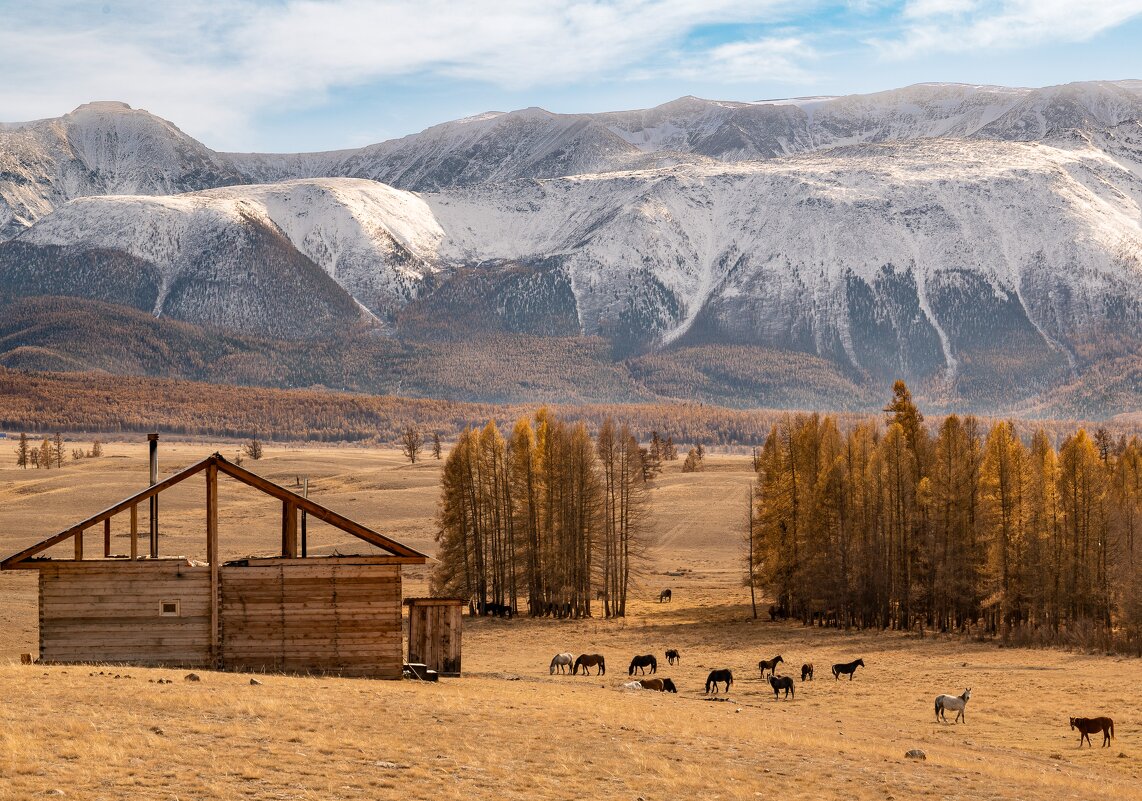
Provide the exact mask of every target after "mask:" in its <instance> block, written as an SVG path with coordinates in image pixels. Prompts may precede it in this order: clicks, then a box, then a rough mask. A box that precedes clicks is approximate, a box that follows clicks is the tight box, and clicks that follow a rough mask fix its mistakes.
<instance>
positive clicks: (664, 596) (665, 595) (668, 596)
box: [658, 588, 674, 603]
mask: <svg viewBox="0 0 1142 801" xmlns="http://www.w3.org/2000/svg"><path fill="white" fill-rule="evenodd" d="M673 597H674V594H673V593H672V592H670V589H669V588H667V589H665V590H663V591H662V592H660V593H658V602H659V603H662V602H663V601H670V600H672V599H673Z"/></svg>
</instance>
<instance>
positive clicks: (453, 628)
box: [405, 598, 466, 676]
mask: <svg viewBox="0 0 1142 801" xmlns="http://www.w3.org/2000/svg"><path fill="white" fill-rule="evenodd" d="M465 603H466V602H465V601H463V600H461V599H459V598H408V599H406V600H405V605H406V606H407V607H408V661H409V662H416V663H420V664H423V665H427V666H428V669H429V670H435V671H436V672H437V673H439V674H440V675H441V676H459V675H460V632H461V628H460V627H461V621H462V620H463V618H462V613H463V610H464V605H465Z"/></svg>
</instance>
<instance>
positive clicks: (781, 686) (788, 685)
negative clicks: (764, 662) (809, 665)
mask: <svg viewBox="0 0 1142 801" xmlns="http://www.w3.org/2000/svg"><path fill="white" fill-rule="evenodd" d="M769 686H770V687H772V688H773V700H774V701H776V700H777V695H778V693H779V692H780V691H781V690H785V697H786V698H788V697H789V694H790V693H793V697H794V698H796V697H797V692H796V691H795V690H794V689H793V677H792V676H774V675H772V674H770V676H769Z"/></svg>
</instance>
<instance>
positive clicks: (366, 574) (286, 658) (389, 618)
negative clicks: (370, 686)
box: [221, 559, 402, 679]
mask: <svg viewBox="0 0 1142 801" xmlns="http://www.w3.org/2000/svg"><path fill="white" fill-rule="evenodd" d="M221 583H222V606H221V621H222V661H223V664H224V666H225V667H226V668H227V669H229V670H254V671H288V672H335V673H340V674H342V675H348V676H370V677H374V678H393V679H395V678H400V676H401V663H402V658H401V657H402V640H401V582H400V566H399V565H377V564H351V563H345V562H343V561H341V560H337V559H307V560H301V561H299V562H297V563H284V564H277V565H269V566H259V565H246V566H242V565H226V566H223V568H222V571H221Z"/></svg>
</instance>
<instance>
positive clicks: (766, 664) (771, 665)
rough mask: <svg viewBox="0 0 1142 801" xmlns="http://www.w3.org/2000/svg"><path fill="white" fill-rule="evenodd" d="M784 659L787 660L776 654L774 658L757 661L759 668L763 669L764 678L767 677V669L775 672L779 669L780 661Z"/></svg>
mask: <svg viewBox="0 0 1142 801" xmlns="http://www.w3.org/2000/svg"><path fill="white" fill-rule="evenodd" d="M784 661H785V660H784V659H782V658H781V657H780V656H775V657H773V659H763V660H761V661H760V662H758V663H757V669H758V670H760V671H761V677H762V678H763V679H764V678H765V671H767V670H768V671H769V672H770V673H773V672H774V671H776V670H777V665H778V663H779V662H784Z"/></svg>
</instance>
